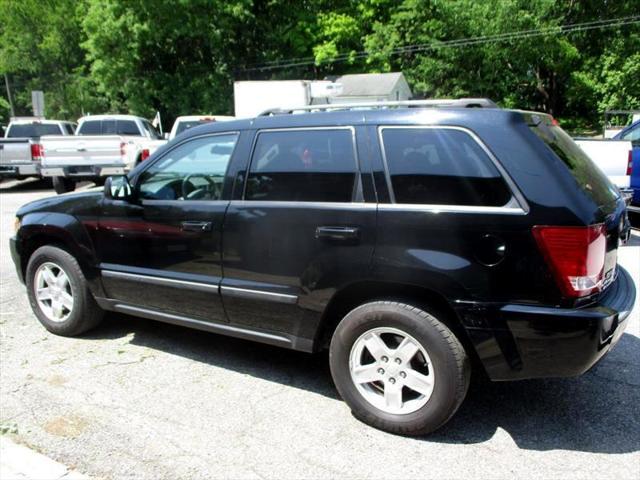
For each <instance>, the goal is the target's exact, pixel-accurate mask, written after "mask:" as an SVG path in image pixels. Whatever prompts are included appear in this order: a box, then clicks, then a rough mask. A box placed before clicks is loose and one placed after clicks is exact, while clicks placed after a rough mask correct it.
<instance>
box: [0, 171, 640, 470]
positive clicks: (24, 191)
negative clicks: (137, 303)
mask: <svg viewBox="0 0 640 480" xmlns="http://www.w3.org/2000/svg"><path fill="white" fill-rule="evenodd" d="M48 195H53V192H52V191H50V190H47V189H46V186H45V185H44V184H43V183H42V182H12V183H4V184H2V185H0V213H1V218H0V226H1V235H0V432H2V433H7V432H9V433H8V434H10V435H11V437H12V438H13V439H15V440H16V441H17V442H21V443H25V444H27V445H30V446H32V447H33V448H35V449H37V450H38V451H39V452H41V453H43V454H45V455H47V456H48V457H51V458H52V459H54V460H55V461H57V462H60V463H61V464H64V465H65V466H68V468H69V469H73V470H76V471H78V472H81V473H83V474H86V475H88V476H91V477H95V478H104V479H123V478H124V479H126V478H136V479H138V478H140V479H153V480H156V479H159V478H171V479H181V478H242V479H245V478H249V479H251V478H257V479H260V478H269V479H276V478H278V479H294V478H296V479H297V478H314V479H318V478H372V479H378V478H380V479H382V478H394V479H404V478H474V479H475V478H527V479H528V478H559V477H562V478H563V479H569V478H586V477H589V478H598V479H605V478H607V479H608V478H612V479H616V480H620V479H627V478H634V479H638V478H640V320H639V308H638V303H636V308H635V309H634V311H633V313H632V318H631V320H630V323H629V325H628V327H627V330H626V333H625V334H624V335H623V337H622V338H621V340H620V342H619V344H618V345H617V347H616V348H615V349H614V350H613V351H612V352H611V353H610V354H609V355H608V356H607V357H606V358H605V359H604V360H603V361H602V362H600V363H599V364H598V365H597V366H596V367H595V368H594V369H592V370H591V371H589V372H588V373H586V374H585V375H583V376H581V377H578V378H570V379H549V380H531V381H521V382H513V383H490V382H487V381H475V382H474V383H473V384H472V387H471V389H470V391H469V394H468V396H467V399H466V400H465V402H464V403H463V405H462V407H461V408H460V410H459V411H458V413H457V415H456V416H455V417H454V418H453V419H452V420H451V421H450V422H449V423H448V424H447V425H446V426H445V427H444V428H442V429H441V430H439V431H438V432H436V433H435V434H432V435H430V436H428V437H424V438H404V437H400V436H393V435H390V434H387V433H383V432H380V431H377V430H374V429H372V428H370V427H367V426H366V425H364V424H362V423H360V422H358V421H357V420H355V419H354V418H353V417H352V416H351V413H350V411H349V409H348V408H347V406H346V405H345V404H344V403H343V402H342V401H341V400H340V399H339V398H338V394H337V392H336V390H335V388H334V387H333V384H332V381H331V376H330V373H329V368H328V365H327V356H326V355H325V354H318V355H309V354H304V353H299V352H293V351H288V350H284V349H279V348H276V347H270V346H265V345H260V344H256V343H251V342H248V341H242V340H237V339H231V338H227V337H223V336H219V335H214V334H209V333H204V332H199V331H194V330H188V329H184V328H180V327H176V326H172V325H166V324H161V323H156V322H152V321H148V320H143V319H137V318H134V317H128V316H124V315H116V314H109V315H108V316H107V318H106V321H104V322H103V323H102V324H101V326H100V327H98V328H97V329H96V330H94V331H92V332H90V333H88V334H86V335H85V336H82V337H80V338H63V337H56V336H54V335H51V334H49V333H48V332H47V331H46V330H44V328H42V327H41V326H40V324H39V323H38V322H37V320H36V319H35V317H34V316H33V314H32V313H31V310H30V308H29V304H28V302H27V296H26V294H25V289H24V286H23V285H21V284H20V283H19V282H18V279H17V277H16V274H15V272H14V267H13V264H12V262H11V259H10V255H9V249H8V240H9V237H10V236H11V235H12V233H13V218H14V213H15V211H16V210H17V208H18V207H19V206H20V205H22V204H24V203H26V202H28V201H31V200H35V199H38V198H42V197H45V196H48ZM619 261H620V263H621V264H622V265H623V266H625V267H626V268H627V269H628V270H629V272H630V273H631V275H632V277H633V278H634V279H635V281H636V286H637V287H640V285H639V283H640V282H639V279H640V234H638V233H637V232H636V233H635V234H634V235H633V237H632V239H631V242H630V245H628V246H625V247H622V248H621V249H620V250H619Z"/></svg>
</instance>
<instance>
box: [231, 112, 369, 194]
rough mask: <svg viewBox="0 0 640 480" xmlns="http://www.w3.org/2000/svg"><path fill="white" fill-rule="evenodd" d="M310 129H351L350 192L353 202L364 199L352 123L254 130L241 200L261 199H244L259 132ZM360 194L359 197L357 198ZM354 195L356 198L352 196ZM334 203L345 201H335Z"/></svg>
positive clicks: (354, 131)
mask: <svg viewBox="0 0 640 480" xmlns="http://www.w3.org/2000/svg"><path fill="white" fill-rule="evenodd" d="M310 130H351V147H352V149H353V159H354V160H355V162H356V164H355V171H354V174H355V182H354V186H353V192H352V194H351V198H352V202H353V203H360V202H363V201H364V197H363V196H362V178H361V170H360V157H359V156H358V146H357V141H356V127H355V126H353V125H336V126H316V127H291V128H287V127H280V128H261V129H259V130H256V135H255V136H254V137H253V142H252V144H251V153H250V154H249V163H248V164H247V174H246V175H245V180H244V185H243V187H242V200H243V201H249V202H260V201H261V200H245V199H246V198H247V185H248V183H249V175H250V174H251V165H253V156H254V154H255V150H256V146H257V144H258V137H259V136H260V134H261V133H269V132H304V131H310ZM358 196H360V197H361V198H357V197H358ZM354 197H356V198H354ZM266 201H268V202H278V203H285V202H290V203H291V202H292V201H291V200H282V201H279V200H266ZM293 203H315V202H293ZM318 203H331V202H318ZM336 203H345V202H336Z"/></svg>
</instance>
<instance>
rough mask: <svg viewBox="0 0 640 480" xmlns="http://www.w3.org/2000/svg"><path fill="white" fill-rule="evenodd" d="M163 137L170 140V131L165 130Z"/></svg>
mask: <svg viewBox="0 0 640 480" xmlns="http://www.w3.org/2000/svg"><path fill="white" fill-rule="evenodd" d="M162 138H164V139H165V140H169V132H164V133H163V134H162Z"/></svg>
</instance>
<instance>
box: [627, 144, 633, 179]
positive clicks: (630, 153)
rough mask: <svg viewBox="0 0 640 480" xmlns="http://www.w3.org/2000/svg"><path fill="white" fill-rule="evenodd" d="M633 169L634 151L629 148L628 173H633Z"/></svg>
mask: <svg viewBox="0 0 640 480" xmlns="http://www.w3.org/2000/svg"><path fill="white" fill-rule="evenodd" d="M632 170H633V153H632V150H629V159H628V160H627V175H631V171H632Z"/></svg>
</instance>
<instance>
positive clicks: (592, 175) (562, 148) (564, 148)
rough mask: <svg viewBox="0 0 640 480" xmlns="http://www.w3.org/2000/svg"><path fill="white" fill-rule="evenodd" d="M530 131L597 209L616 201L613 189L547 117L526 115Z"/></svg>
mask: <svg viewBox="0 0 640 480" xmlns="http://www.w3.org/2000/svg"><path fill="white" fill-rule="evenodd" d="M525 117H526V119H527V124H528V125H529V128H530V129H531V130H532V131H533V132H534V133H535V134H536V135H537V136H538V137H539V138H540V139H541V140H542V141H543V142H544V143H546V144H547V146H548V147H549V148H550V149H551V150H552V151H553V153H555V154H556V156H557V157H558V158H559V159H560V160H562V162H563V163H564V164H565V165H566V166H567V168H568V169H569V171H570V172H571V174H572V175H573V178H574V179H575V180H576V183H577V184H578V186H579V187H580V189H581V190H582V191H583V192H584V193H585V194H586V195H587V196H589V197H590V198H591V199H592V200H593V201H594V202H595V203H596V204H597V205H599V206H604V205H609V204H611V203H614V202H615V201H616V200H617V199H618V196H619V195H618V191H617V189H616V187H615V186H614V185H613V184H612V183H611V182H610V181H609V179H608V178H607V176H606V175H605V174H604V173H602V171H601V170H600V169H599V168H598V167H597V166H596V165H595V164H594V163H593V161H591V159H590V158H589V157H588V156H587V154H586V153H584V151H583V150H582V149H581V148H580V147H579V146H578V145H577V144H576V143H575V142H574V141H573V139H572V138H571V137H570V136H569V135H568V134H567V133H566V132H565V131H564V130H562V128H560V127H559V126H558V125H555V124H554V121H553V119H552V118H551V117H549V116H548V115H538V114H525Z"/></svg>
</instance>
